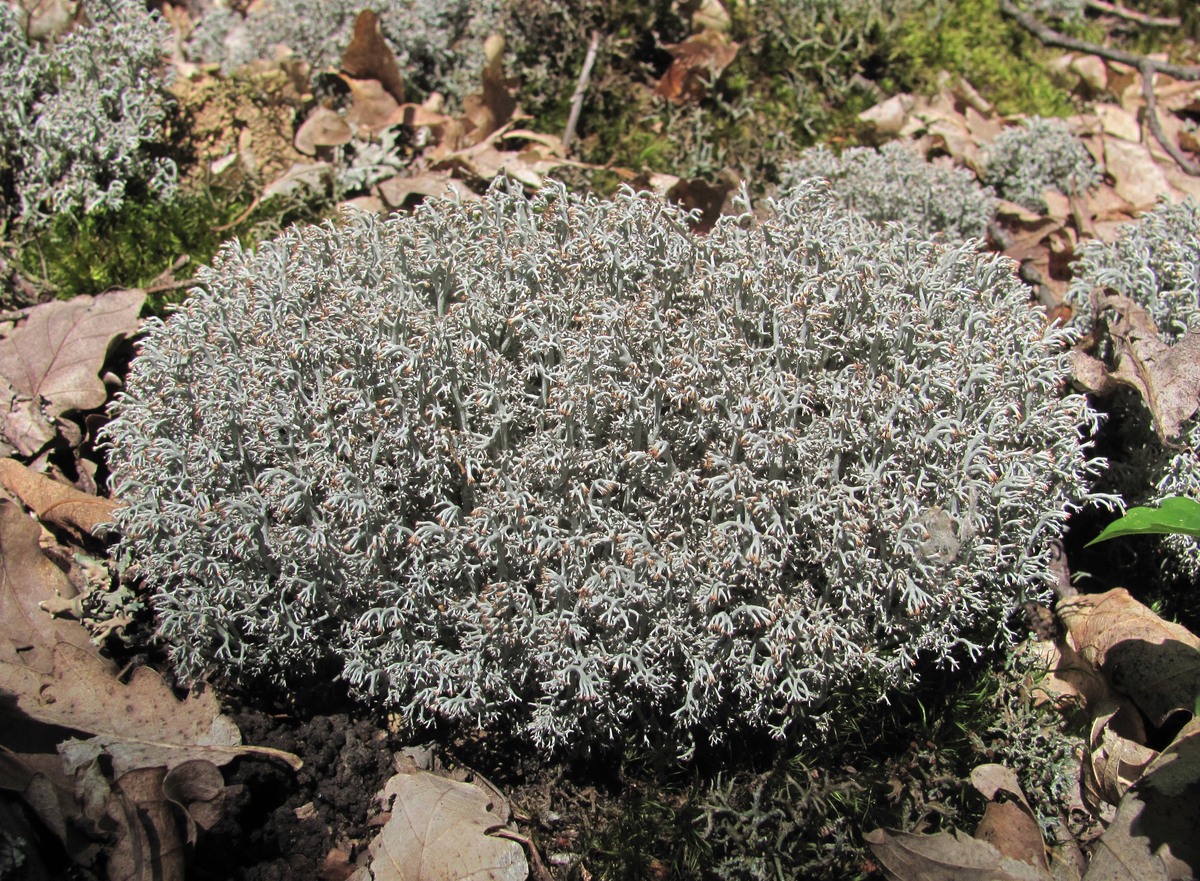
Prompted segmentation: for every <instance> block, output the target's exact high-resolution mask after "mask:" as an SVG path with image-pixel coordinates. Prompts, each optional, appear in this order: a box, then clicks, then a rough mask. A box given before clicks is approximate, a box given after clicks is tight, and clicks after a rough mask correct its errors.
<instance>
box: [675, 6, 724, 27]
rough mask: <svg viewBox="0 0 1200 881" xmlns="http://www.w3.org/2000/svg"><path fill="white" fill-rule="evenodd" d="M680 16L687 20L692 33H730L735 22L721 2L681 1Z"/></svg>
mask: <svg viewBox="0 0 1200 881" xmlns="http://www.w3.org/2000/svg"><path fill="white" fill-rule="evenodd" d="M679 14H680V15H681V16H682V17H683V18H685V19H687V22H688V25H689V27H691V29H692V33H697V32H699V31H721V32H724V31H728V30H729V28H730V27H731V26H732V24H733V21H732V20H731V19H730V17H729V10H727V9H726V8H725V4H723V3H722V2H721V0H681V2H680V3H679Z"/></svg>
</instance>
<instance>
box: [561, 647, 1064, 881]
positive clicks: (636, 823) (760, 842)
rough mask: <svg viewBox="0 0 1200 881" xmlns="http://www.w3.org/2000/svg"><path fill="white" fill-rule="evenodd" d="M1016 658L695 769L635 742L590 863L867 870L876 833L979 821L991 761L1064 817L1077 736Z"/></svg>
mask: <svg viewBox="0 0 1200 881" xmlns="http://www.w3.org/2000/svg"><path fill="white" fill-rule="evenodd" d="M1019 657H1020V656H1016V655H1010V656H1007V657H1005V656H997V657H995V658H992V659H991V660H990V661H985V662H982V663H980V664H979V665H978V666H976V667H975V668H973V669H969V670H962V671H959V672H957V673H940V674H939V673H931V674H930V676H929V677H928V679H927V680H926V681H925V683H924V685H923V687H922V688H920V689H919V690H917V691H916V692H915V693H912V694H909V695H905V696H901V697H898V698H897V699H896V700H895V701H893V702H892V704H891V705H889V706H875V712H874V713H873V714H870V715H868V714H866V713H864V712H863V710H862V706H861V704H862V702H864V701H867V700H868V697H867V695H868V694H870V693H872V692H871V690H870V689H865V690H864V692H863V694H862V695H860V696H858V697H856V696H854V695H849V696H847V697H844V698H843V699H842V700H843V702H844V704H845V705H844V706H841V707H831V708H830V710H829V713H828V715H829V718H830V719H832V720H837V719H854V720H859V721H858V722H856V723H855V724H854V725H852V726H842V727H838V726H837V724H836V722H834V723H832V724H831V727H830V730H829V731H828V732H826V733H825V734H824V735H823V739H817V738H811V739H810V740H809V743H810V744H813V745H811V746H808V747H806V748H804V749H797V748H795V747H794V746H789V745H788V744H779V743H776V742H774V741H767V742H753V741H743V742H741V743H739V745H738V749H737V751H736V752H734V751H732V750H730V751H728V752H725V753H723V754H720V755H702V756H698V757H697V759H696V761H695V763H694V764H693V765H692V766H689V767H688V768H686V769H684V768H681V767H680V766H679V765H677V764H674V763H673V761H672V759H671V757H655V756H649V755H646V754H645V753H644V752H638V751H631V752H630V754H629V755H627V756H626V759H625V762H624V763H623V766H622V767H621V769H620V771H619V772H618V774H617V778H618V780H619V781H620V784H621V785H620V786H619V787H618V789H617V791H616V793H615V794H614V795H613V796H603V795H602V796H601V797H600V798H599V799H597V804H598V806H599V807H598V810H596V812H595V813H594V814H593V816H592V817H591V818H590V821H591V822H590V823H589V824H587V826H586V829H587V831H586V833H585V835H584V838H583V839H582V840H581V842H580V843H579V847H578V850H577V852H579V853H581V854H582V857H583V859H582V863H583V865H584V866H585V867H586V868H587V869H588V871H589V872H590V873H592V876H593V877H594V878H596V879H612V881H617V879H625V878H654V877H659V878H672V879H701V878H704V879H712V878H720V879H726V881H735V879H736V881H776V879H779V878H806V879H830V881H832V879H839V881H841V879H848V878H865V877H868V876H870V875H871V868H870V866H871V854H870V852H869V850H868V849H867V848H866V846H865V845H864V844H863V841H862V833H863V832H865V831H869V830H870V829H873V828H877V827H890V828H899V829H905V830H913V829H921V830H923V831H927V832H934V831H938V830H944V829H950V828H952V827H957V828H960V829H968V830H969V829H972V828H974V826H975V824H976V823H977V822H978V820H979V818H980V817H981V816H982V813H983V809H984V807H985V803H984V801H983V799H982V798H981V797H980V796H979V794H978V793H977V792H976V791H975V790H974V789H973V787H971V785H970V784H969V782H968V781H969V779H970V773H971V770H972V769H973V768H974V767H976V766H977V765H980V764H983V763H985V762H990V761H995V762H1000V763H1002V764H1006V765H1008V766H1009V767H1011V768H1013V769H1014V770H1015V771H1016V772H1017V774H1018V778H1019V779H1020V780H1021V781H1022V784H1023V786H1024V788H1025V789H1026V794H1027V796H1028V797H1029V798H1030V800H1031V801H1032V802H1033V804H1034V808H1035V811H1038V812H1039V813H1040V814H1043V815H1044V816H1045V817H1052V816H1057V811H1058V809H1059V807H1060V803H1061V799H1063V798H1064V797H1065V789H1064V788H1063V787H1064V786H1065V785H1066V784H1069V783H1070V782H1071V780H1072V779H1073V778H1071V777H1070V775H1069V774H1068V773H1065V772H1066V771H1067V770H1068V768H1069V765H1070V761H1071V758H1072V752H1071V751H1072V749H1073V747H1074V746H1075V744H1077V743H1078V740H1077V739H1073V738H1072V737H1071V736H1070V735H1068V734H1064V730H1065V724H1064V723H1063V722H1062V720H1061V719H1060V718H1059V717H1057V716H1056V715H1054V714H1052V713H1051V712H1049V711H1047V710H1044V709H1039V708H1035V707H1032V706H1031V705H1030V703H1029V700H1028V698H1026V697H1024V696H1023V694H1022V690H1021V683H1022V680H1023V679H1024V678H1026V677H1028V676H1031V675H1032V676H1036V675H1037V673H1038V671H1035V670H1032V669H1031V668H1030V664H1029V662H1027V661H1023V660H1019ZM856 704H857V705H856ZM573 877H575V876H573Z"/></svg>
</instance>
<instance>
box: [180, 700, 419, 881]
mask: <svg viewBox="0 0 1200 881" xmlns="http://www.w3.org/2000/svg"><path fill="white" fill-rule="evenodd" d="M231 715H232V718H233V719H234V721H235V722H237V725H238V727H239V728H240V729H241V731H242V736H243V739H244V742H246V743H252V744H254V745H256V746H269V747H273V748H275V749H281V750H286V751H287V752H290V753H294V754H296V755H298V756H299V757H300V758H301V759H303V760H304V767H303V768H301V769H300V771H299V772H296V773H293V772H292V771H291V769H290V768H288V767H287V766H285V765H283V764H280V763H276V762H271V761H268V760H263V759H259V758H251V757H247V758H242V759H239V760H238V761H237V762H236V763H234V764H232V765H230V766H229V768H228V769H227V773H226V780H227V783H228V784H229V786H230V787H238V786H239V785H240V787H241V788H240V790H235V791H236V792H237V796H236V797H235V798H234V799H233V800H232V802H231V803H230V804H229V805H228V808H227V810H226V812H225V816H224V817H223V819H222V820H221V822H220V823H219V824H218V825H217V826H215V827H214V828H213V829H211V830H209V832H208V833H207V834H205V835H204V836H203V837H202V838H201V839H200V841H199V842H198V843H197V846H196V849H195V852H194V854H193V856H194V859H193V861H192V864H191V867H190V872H189V877H191V878H196V879H230V881H232V879H238V881H243V879H244V881H284V879H287V881H293V879H324V881H341V879H343V878H345V877H346V876H347V875H348V874H349V871H350V870H351V869H352V868H353V866H352V865H351V863H352V861H353V859H354V858H355V857H356V856H358V855H359V854H360V853H362V852H364V851H365V849H366V847H367V845H368V844H369V843H370V840H371V839H372V838H373V837H374V835H375V833H376V831H377V829H374V828H372V827H371V826H370V825H369V823H368V820H369V818H370V817H371V816H373V815H377V814H378V813H379V810H378V809H377V808H375V807H374V806H373V803H374V797H375V794H376V793H378V792H379V791H380V790H381V789H382V788H383V784H384V783H385V782H386V780H387V779H388V778H389V777H390V776H391V775H392V774H393V773H394V771H395V769H394V766H393V758H392V757H393V754H394V751H395V749H396V748H398V745H397V744H396V743H394V742H393V741H394V738H393V737H392V736H391V735H390V734H389V733H388V732H387V731H386V730H385V729H384V728H382V727H380V726H379V725H377V724H375V723H374V722H372V721H369V720H365V719H353V718H351V717H350V716H349V715H347V714H345V713H336V714H333V715H327V716H314V717H313V718H311V719H308V720H305V721H301V720H298V719H292V718H287V717H282V718H280V717H274V716H268V715H266V714H264V713H261V712H258V711H256V710H251V709H243V710H241V711H240V712H234V713H232V714H231Z"/></svg>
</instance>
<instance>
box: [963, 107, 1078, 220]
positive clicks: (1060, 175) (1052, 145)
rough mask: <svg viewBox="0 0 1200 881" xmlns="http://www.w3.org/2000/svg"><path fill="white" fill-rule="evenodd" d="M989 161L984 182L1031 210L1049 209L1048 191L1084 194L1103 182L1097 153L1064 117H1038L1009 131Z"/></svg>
mask: <svg viewBox="0 0 1200 881" xmlns="http://www.w3.org/2000/svg"><path fill="white" fill-rule="evenodd" d="M983 162H984V168H983V171H982V173H981V174H980V178H981V179H982V180H983V182H984V183H986V184H990V185H991V186H993V187H995V189H996V192H997V193H999V194H1000V196H1001V197H1002V198H1005V199H1008V200H1009V201H1010V202H1016V203H1017V204H1018V205H1020V206H1022V207H1023V208H1028V209H1029V210H1030V211H1039V212H1044V211H1045V210H1046V191H1047V190H1056V191H1058V192H1059V193H1062V194H1063V195H1064V196H1078V195H1082V194H1083V193H1086V192H1087V191H1088V190H1089V189H1091V188H1092V187H1094V186H1095V185H1096V184H1097V183H1099V180H1100V175H1099V172H1098V171H1097V169H1096V162H1095V160H1094V159H1092V154H1091V153H1089V152H1088V149H1087V147H1086V146H1084V143H1083V141H1081V140H1080V139H1079V138H1078V136H1076V135H1075V133H1074V132H1072V131H1071V129H1070V128H1069V127H1068V126H1067V124H1066V123H1065V122H1063V121H1062V120H1061V119H1044V118H1042V117H1040V116H1034V117H1030V118H1029V119H1026V120H1025V121H1024V122H1023V123H1022V124H1021V125H1020V126H1016V127H1013V128H1009V129H1005V130H1004V131H1003V132H1001V133H1000V134H999V135H998V136H997V137H996V140H994V141H993V142H992V143H991V146H989V147H988V148H987V150H986V151H985V152H984V155H983Z"/></svg>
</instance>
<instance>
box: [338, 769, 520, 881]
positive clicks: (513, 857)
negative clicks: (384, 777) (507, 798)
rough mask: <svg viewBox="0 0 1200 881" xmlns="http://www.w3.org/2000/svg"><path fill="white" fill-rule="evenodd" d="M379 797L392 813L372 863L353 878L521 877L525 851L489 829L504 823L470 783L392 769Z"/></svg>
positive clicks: (496, 880)
mask: <svg viewBox="0 0 1200 881" xmlns="http://www.w3.org/2000/svg"><path fill="white" fill-rule="evenodd" d="M380 798H381V800H382V801H384V802H385V803H386V802H387V801H388V800H390V801H391V812H392V815H391V818H390V819H389V820H388V822H387V825H385V826H384V827H383V830H382V831H381V832H380V833H379V835H377V836H376V838H375V840H374V841H373V842H371V846H370V857H371V859H370V864H369V867H364V869H362V870H360V872H358V873H356V874H355V875H354V876H353V877H355V878H363V879H371V881H524V879H526V878H527V877H528V875H529V865H528V863H527V862H526V860H525V851H524V850H523V849H522V848H521V846H520V845H519V844H517V843H515V842H513V841H509V840H506V839H503V838H496V837H494V836H492V835H489V834H488V833H489V832H491V831H493V830H495V829H498V828H500V827H502V826H503V825H504V822H503V821H502V820H501V819H500V817H499V816H498V815H497V814H496V813H495V812H493V811H492V810H491V807H492V804H491V799H490V798H489V797H488V795H487V794H486V793H484V791H483V790H482V789H480V788H479V787H477V786H474V785H472V784H470V783H460V782H457V781H454V780H447V779H446V778H444V777H439V776H437V775H436V774H431V773H429V772H427V771H417V770H412V771H409V772H407V773H400V774H396V775H395V776H394V777H392V778H391V779H390V780H389V781H388V782H387V784H386V785H385V786H384V789H383V792H382V793H381V795H380Z"/></svg>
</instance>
